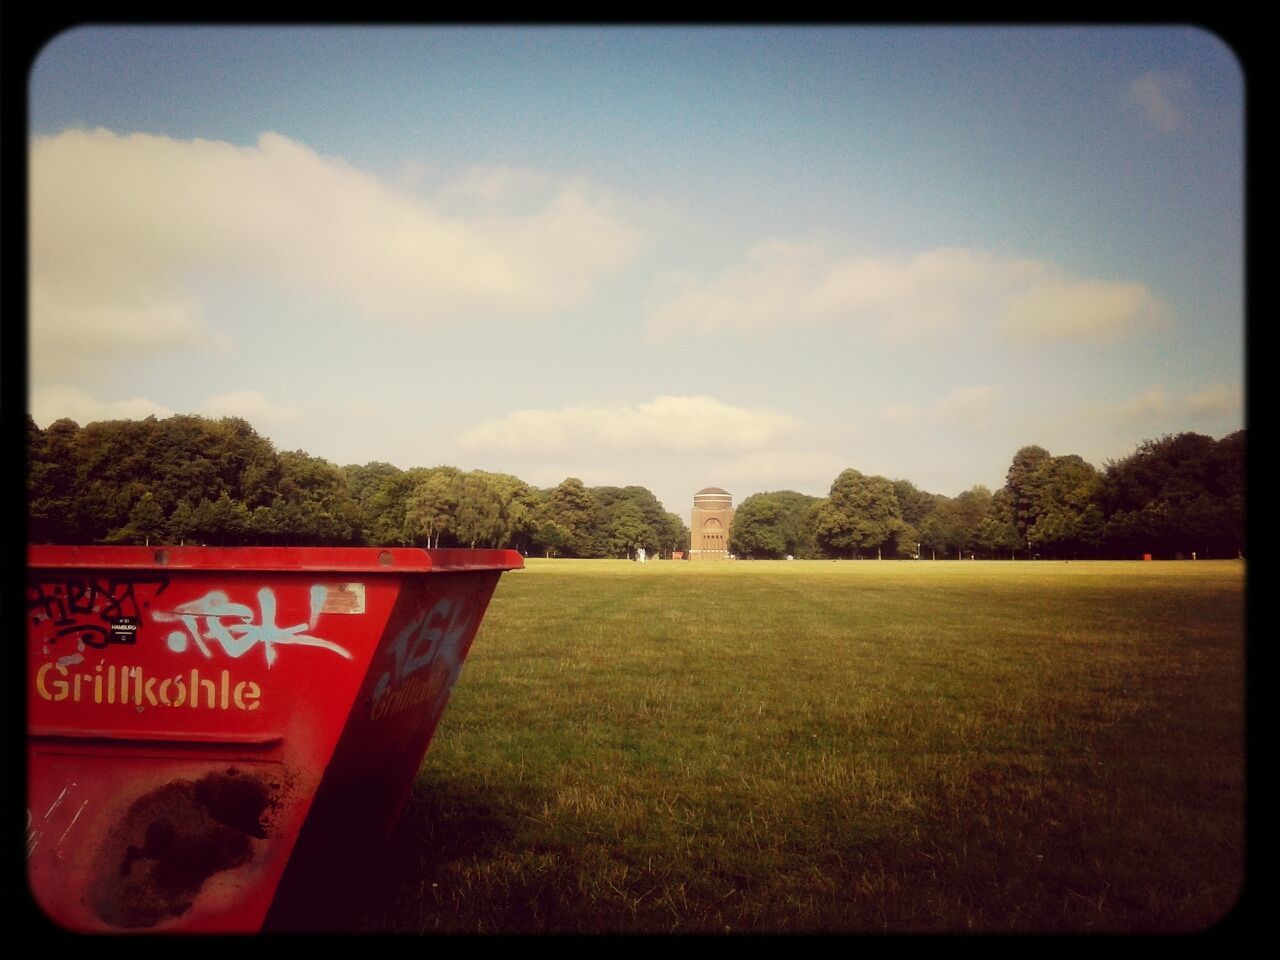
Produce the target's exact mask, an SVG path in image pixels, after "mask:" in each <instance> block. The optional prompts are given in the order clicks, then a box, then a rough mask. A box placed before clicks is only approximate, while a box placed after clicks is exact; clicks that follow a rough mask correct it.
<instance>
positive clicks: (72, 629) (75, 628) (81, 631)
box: [53, 623, 116, 650]
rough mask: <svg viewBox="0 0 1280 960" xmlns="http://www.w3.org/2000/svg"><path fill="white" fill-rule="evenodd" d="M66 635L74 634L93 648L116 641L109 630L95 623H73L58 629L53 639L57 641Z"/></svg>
mask: <svg viewBox="0 0 1280 960" xmlns="http://www.w3.org/2000/svg"><path fill="white" fill-rule="evenodd" d="M67 636H74V637H75V638H76V639H77V640H79V641H80V642H81V643H83V644H84V645H85V646H86V647H93V648H94V649H95V650H101V649H102V648H103V647H105V646H106V645H107V644H108V643H114V642H116V640H115V637H114V636H113V635H112V633H111V631H110V630H108V629H107V628H106V627H103V626H99V625H98V624H96V623H73V624H71V625H70V626H68V627H63V628H62V629H61V630H59V631H58V632H57V634H56V635H55V636H54V637H53V640H54V641H57V640H60V639H62V638H63V637H67Z"/></svg>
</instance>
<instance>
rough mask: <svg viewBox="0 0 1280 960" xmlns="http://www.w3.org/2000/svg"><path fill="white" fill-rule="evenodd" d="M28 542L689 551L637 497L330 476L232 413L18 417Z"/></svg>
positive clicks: (434, 476)
mask: <svg viewBox="0 0 1280 960" xmlns="http://www.w3.org/2000/svg"><path fill="white" fill-rule="evenodd" d="M27 532H28V539H29V540H30V541H31V542H34V543H108V544H182V543H200V544H209V545H218V546H242V545H261V546H303V545H306V546H340V545H357V544H369V545H378V546H394V545H403V546H423V547H507V548H511V549H516V550H520V551H521V552H523V553H525V554H535V555H544V556H566V557H621V556H628V555H631V554H632V553H633V552H634V551H635V549H636V548H637V547H644V548H645V549H646V550H647V551H648V552H650V553H651V554H654V555H658V554H665V555H667V556H670V555H671V553H672V551H680V550H687V549H688V546H689V529H688V527H687V526H685V524H684V523H683V521H681V519H680V518H679V517H678V516H676V515H675V514H672V513H668V512H666V511H665V510H664V509H663V508H662V504H661V503H659V501H658V499H657V498H656V497H655V496H654V495H653V494H652V493H651V492H650V491H649V490H647V489H645V488H644V487H636V486H630V487H607V486H606V487H587V486H585V485H584V484H583V482H582V481H581V480H579V479H577V478H575V477H569V478H567V479H565V480H564V481H563V482H562V483H560V484H559V485H558V486H556V487H554V488H551V489H545V490H543V489H537V488H534V487H532V486H530V485H529V484H527V483H525V482H524V481H522V480H520V479H519V478H518V477H514V476H512V475H510V474H505V473H489V472H486V471H483V470H471V471H462V470H460V469H458V468H456V467H451V466H437V467H414V468H411V469H409V470H401V469H400V468H399V467H396V466H393V465H392V464H389V463H379V462H374V463H367V464H364V465H363V466H359V465H355V464H350V465H347V466H342V467H339V466H336V465H335V464H333V463H330V462H329V461H327V460H324V459H322V458H320V457H313V456H311V455H309V454H307V453H306V452H304V451H302V450H295V451H284V452H277V451H276V450H275V448H274V447H273V446H272V444H271V442H270V441H268V440H267V439H266V438H264V437H262V436H260V435H259V434H258V433H257V431H255V430H254V428H253V427H252V426H250V425H249V424H248V423H247V422H246V421H244V420H242V419H240V418H238V417H223V418H221V419H211V418H206V417H200V416H186V415H178V416H172V417H168V418H165V419H163V420H159V419H157V418H155V417H148V418H146V419H145V420H111V421H101V422H96V423H90V424H88V425H86V426H84V427H81V426H79V425H78V424H77V423H76V422H75V421H73V420H69V419H62V420H58V421H56V422H54V423H52V424H50V425H49V427H48V429H46V430H41V429H40V428H39V426H37V424H36V423H35V421H34V420H33V419H32V418H31V417H30V416H28V417H27Z"/></svg>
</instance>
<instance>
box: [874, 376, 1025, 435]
mask: <svg viewBox="0 0 1280 960" xmlns="http://www.w3.org/2000/svg"><path fill="white" fill-rule="evenodd" d="M1002 392H1003V391H1002V390H1001V388H1000V387H997V386H993V385H984V386H976V387H957V388H956V389H954V390H952V391H951V392H950V393H948V394H946V395H945V396H942V397H939V398H938V399H937V400H935V401H934V402H933V403H931V404H926V405H923V406H921V405H918V404H909V403H891V404H888V405H886V406H885V407H884V408H883V409H882V410H881V411H880V418H881V419H882V420H885V421H888V422H889V423H903V424H905V423H914V422H918V421H921V420H931V421H936V422H941V423H947V424H957V423H963V424H966V425H968V426H974V425H976V424H978V423H981V422H983V421H985V420H987V419H988V418H989V417H990V415H991V411H992V410H994V409H995V406H996V401H997V400H998V399H999V397H1000V394H1001V393H1002Z"/></svg>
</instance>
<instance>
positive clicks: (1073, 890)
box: [352, 560, 1245, 933]
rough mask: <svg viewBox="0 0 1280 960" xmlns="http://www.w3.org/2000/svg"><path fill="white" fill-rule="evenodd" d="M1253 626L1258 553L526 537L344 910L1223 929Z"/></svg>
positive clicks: (514, 917)
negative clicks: (726, 548)
mask: <svg viewBox="0 0 1280 960" xmlns="http://www.w3.org/2000/svg"><path fill="white" fill-rule="evenodd" d="M1244 632H1245V631H1244V564H1243V563H1242V562H1226V561H1223V562H1196V563H1191V562H1183V563H1105V562H1096V563H1084V562H1081V563H1077V562H1074V561H1073V562H1071V563H1061V562H1057V563H1053V562H1035V563H1026V562H1019V563H1010V562H992V563H983V562H960V561H953V562H928V561H923V562H910V561H905V562H903V561H899V562H890V561H886V562H875V561H862V562H852V561H842V562H830V561H826V562H822V561H795V562H774V563H765V562H756V563H750V562H737V563H721V564H695V563H679V562H671V561H665V562H663V561H658V562H651V563H648V564H644V565H639V564H634V563H630V562H627V561H539V560H530V561H529V562H528V567H527V569H525V570H523V571H519V572H515V573H509V574H505V575H504V576H503V579H502V581H501V583H500V585H499V587H498V590H497V593H496V594H495V596H494V599H493V603H492V605H491V607H490V609H489V613H488V615H487V617H486V619H485V621H484V624H483V626H482V627H481V630H480V634H479V636H478V637H477V639H476V642H475V645H474V647H473V648H472V652H471V656H470V658H469V659H468V661H467V664H466V666H465V667H464V668H463V672H462V675H461V678H460V679H459V681H458V684H457V687H456V689H455V691H454V695H453V700H452V702H451V703H450V706H449V708H448V710H447V711H446V713H445V716H444V719H443V721H442V722H441V725H440V728H439V730H438V732H437V735H436V739H435V742H434V743H433V745H432V747H431V751H430V753H429V754H428V756H427V760H426V762H425V764H424V766H423V769H422V773H421V775H420V777H419V779H418V781H417V783H416V785H415V787H414V792H413V796H412V798H411V800H410V802H409V805H408V807H407V809H406V811H405V814H404V817H403V819H402V821H401V822H400V824H399V826H398V827H397V829H396V833H395V835H394V836H393V838H392V843H391V845H390V848H389V850H388V852H387V853H386V854H385V855H384V856H383V857H382V858H381V859H380V860H379V861H378V862H377V864H376V867H375V870H374V876H372V877H371V878H370V879H369V881H368V882H367V883H366V884H365V885H364V891H365V892H364V895H363V896H362V900H361V902H360V903H359V904H358V905H357V907H356V908H355V910H354V913H353V917H352V922H353V924H354V925H355V926H356V927H358V928H359V929H363V930H368V931H387V932H392V931H394V932H413V933H416V932H444V931H448V932H467V931H486V932H496V933H504V932H505V933H514V932H521V933H524V932H663V933H670V932H676V933H684V932H717V933H719V932H735V933H736V932H775V931H776V932H817V931H821V932H842V933H858V932H868V933H877V932H952V931H983V932H1006V931H1025V932H1068V931H1077V932H1116V931H1125V932H1129V931H1144V932H1145V931H1192V930H1201V929H1205V928H1207V927H1209V926H1211V925H1213V924H1214V923H1215V922H1216V921H1217V920H1218V919H1219V918H1221V917H1223V916H1224V915H1225V914H1227V913H1228V912H1229V911H1230V910H1231V908H1232V905H1233V903H1234V901H1235V899H1236V897H1237V895H1238V893H1239V891H1240V888H1241V885H1242V882H1243V850H1244V736H1243V732H1244Z"/></svg>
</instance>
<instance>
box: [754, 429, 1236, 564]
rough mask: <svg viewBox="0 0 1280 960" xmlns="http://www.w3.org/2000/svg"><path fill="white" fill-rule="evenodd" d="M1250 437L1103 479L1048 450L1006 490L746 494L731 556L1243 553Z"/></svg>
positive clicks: (1145, 462)
mask: <svg viewBox="0 0 1280 960" xmlns="http://www.w3.org/2000/svg"><path fill="white" fill-rule="evenodd" d="M1244 497H1245V432H1244V431H1243V430H1240V431H1237V432H1235V433H1232V434H1228V435H1227V436H1225V437H1223V438H1222V439H1221V440H1214V439H1213V438H1212V437H1206V436H1202V435H1200V434H1196V433H1180V434H1177V435H1176V436H1166V437H1163V438H1161V439H1159V440H1148V441H1145V442H1144V443H1142V444H1141V445H1140V446H1139V447H1138V449H1137V450H1136V451H1135V452H1134V453H1133V454H1131V455H1130V456H1128V457H1125V458H1123V459H1121V460H1115V461H1108V462H1107V463H1106V464H1105V465H1104V469H1103V470H1101V471H1099V470H1097V469H1095V468H1094V467H1093V466H1092V465H1091V464H1089V463H1087V462H1085V461H1084V460H1083V459H1081V458H1080V457H1079V456H1076V455H1075V454H1068V455H1064V456H1052V455H1051V454H1050V453H1049V451H1048V450H1046V449H1044V448H1043V447H1039V446H1028V447H1023V448H1022V449H1021V450H1019V451H1018V452H1017V453H1016V454H1015V455H1014V457H1013V462H1012V464H1010V466H1009V471H1008V473H1007V474H1006V476H1005V485H1004V486H1003V487H1001V488H1000V489H999V490H997V491H996V492H995V493H992V492H991V491H990V490H989V489H988V488H986V487H984V486H981V485H979V486H975V487H973V488H972V489H969V490H966V491H965V492H964V493H961V494H960V495H959V496H956V497H947V496H943V495H942V494H936V493H927V492H925V491H923V490H919V489H917V488H916V487H915V485H914V484H912V483H911V482H910V481H909V480H889V479H887V478H885V477H879V476H866V475H864V474H862V473H859V472H858V471H857V470H845V471H844V472H843V473H841V474H840V476H838V477H837V478H836V479H835V482H834V483H832V485H831V490H830V493H829V494H828V495H827V497H825V498H819V497H810V496H806V495H804V494H801V493H796V492H795V491H792V490H784V491H779V492H774V493H760V494H755V495H754V496H750V497H747V498H746V499H745V500H744V501H743V502H742V503H741V504H740V505H739V506H738V509H737V511H736V512H735V513H734V518H733V526H732V528H731V530H730V533H729V548H730V550H731V551H732V552H733V553H734V554H735V555H737V556H740V557H752V558H779V557H784V556H795V557H801V558H806V557H807V558H813V557H854V558H856V557H881V558H886V557H925V558H930V557H933V558H949V559H954V558H961V557H963V558H969V557H973V558H1001V557H1005V558H1016V557H1045V558H1058V559H1062V558H1067V559H1070V558H1081V559H1084V558H1137V557H1141V556H1144V555H1146V554H1150V555H1151V556H1153V557H1157V558H1177V557H1192V556H1195V557H1203V558H1208V557H1236V556H1243V554H1244V549H1245V540H1244V535H1245V515H1244V510H1245V506H1244Z"/></svg>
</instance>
